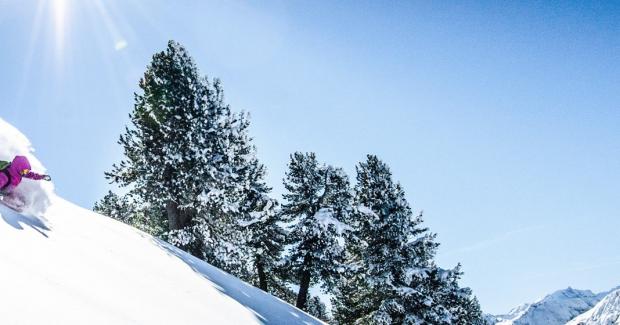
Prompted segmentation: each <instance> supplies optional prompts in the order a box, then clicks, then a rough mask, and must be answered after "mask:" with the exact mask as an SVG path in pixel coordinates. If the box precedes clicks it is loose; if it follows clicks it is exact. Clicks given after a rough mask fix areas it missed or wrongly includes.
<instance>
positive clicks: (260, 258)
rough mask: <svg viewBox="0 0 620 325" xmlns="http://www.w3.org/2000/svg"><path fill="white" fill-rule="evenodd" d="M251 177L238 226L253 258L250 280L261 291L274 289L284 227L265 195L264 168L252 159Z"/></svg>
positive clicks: (267, 188) (275, 202) (275, 207)
mask: <svg viewBox="0 0 620 325" xmlns="http://www.w3.org/2000/svg"><path fill="white" fill-rule="evenodd" d="M250 175H252V180H251V182H250V187H249V191H248V195H247V197H246V201H245V207H244V212H246V213H245V214H244V217H245V219H244V220H242V222H241V226H242V227H243V232H244V233H245V236H246V239H247V241H246V245H247V247H248V248H249V255H250V258H251V260H252V261H253V272H252V273H253V277H252V282H253V283H254V284H255V285H257V286H258V287H259V288H261V289H262V290H264V291H267V292H271V293H275V292H274V288H275V287H276V286H277V283H276V282H277V281H279V280H278V279H277V278H276V276H277V275H278V274H277V273H278V272H277V270H276V269H277V267H278V262H279V261H280V258H281V254H282V250H283V245H284V240H285V238H286V231H285V230H284V229H283V228H282V227H281V226H280V224H279V223H280V217H281V215H280V214H279V211H278V202H277V201H276V200H274V199H272V198H270V197H269V196H268V193H269V192H270V191H271V189H270V188H269V187H268V186H267V185H266V184H265V182H264V175H265V168H264V166H262V165H260V164H259V163H258V161H254V163H253V166H252V168H251V172H250Z"/></svg>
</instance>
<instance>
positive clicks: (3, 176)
mask: <svg viewBox="0 0 620 325" xmlns="http://www.w3.org/2000/svg"><path fill="white" fill-rule="evenodd" d="M24 177H25V178H30V179H33V180H46V181H50V180H52V178H51V177H50V176H49V175H40V174H37V173H34V172H32V171H30V162H29V161H28V158H26V157H24V156H15V158H14V159H13V161H12V162H11V163H10V164H9V165H8V166H6V167H5V168H3V169H2V170H0V195H2V194H10V193H12V192H13V190H14V189H15V188H16V187H17V186H18V185H19V183H21V181H22V178H24Z"/></svg>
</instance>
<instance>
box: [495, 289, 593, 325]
mask: <svg viewBox="0 0 620 325" xmlns="http://www.w3.org/2000/svg"><path fill="white" fill-rule="evenodd" d="M603 297H604V294H595V293H593V292H592V291H590V290H577V289H573V288H571V287H568V288H566V289H563V290H558V291H555V292H553V293H551V294H549V295H547V296H545V297H543V298H541V299H539V300H537V301H536V302H534V303H532V304H524V305H521V306H519V307H516V308H513V309H512V310H511V311H510V312H509V313H508V314H506V315H498V316H495V320H494V322H495V324H497V325H500V324H501V325H543V324H544V325H555V324H557V325H562V324H566V322H568V321H569V320H571V319H573V318H574V317H576V316H577V315H579V314H581V313H583V312H585V311H587V310H589V309H591V308H592V307H594V305H596V303H598V302H599V301H600V300H601V299H602V298H603Z"/></svg>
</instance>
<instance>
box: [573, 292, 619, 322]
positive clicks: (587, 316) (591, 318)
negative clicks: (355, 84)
mask: <svg viewBox="0 0 620 325" xmlns="http://www.w3.org/2000/svg"><path fill="white" fill-rule="evenodd" d="M567 325H620V289H616V290H615V291H612V292H611V293H609V294H608V295H606V296H605V298H603V300H601V301H600V302H599V303H598V304H596V306H594V308H592V309H590V310H588V311H587V312H585V313H583V314H581V315H579V316H577V317H575V318H574V319H573V320H571V321H570V322H568V323H567Z"/></svg>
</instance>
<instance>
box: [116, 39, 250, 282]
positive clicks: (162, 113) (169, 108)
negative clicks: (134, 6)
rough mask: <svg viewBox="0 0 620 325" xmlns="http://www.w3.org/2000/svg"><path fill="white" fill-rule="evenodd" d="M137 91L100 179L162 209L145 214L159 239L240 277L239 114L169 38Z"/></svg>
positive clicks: (246, 168) (244, 156)
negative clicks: (116, 150) (156, 223)
mask: <svg viewBox="0 0 620 325" xmlns="http://www.w3.org/2000/svg"><path fill="white" fill-rule="evenodd" d="M140 89H141V92H140V93H138V94H136V95H135V106H134V110H133V111H132V112H131V114H130V118H131V122H132V125H131V127H128V128H126V130H125V133H124V134H123V135H121V138H120V140H119V143H120V144H121V145H122V146H123V149H124V152H125V158H124V159H123V160H122V161H121V162H120V164H118V165H114V166H113V169H112V171H111V172H109V173H107V174H106V175H107V177H108V178H109V179H110V180H111V181H112V182H114V183H117V184H118V185H120V186H123V187H127V188H129V194H130V195H131V196H132V197H136V198H137V199H138V200H139V201H140V202H142V203H144V204H147V205H148V206H151V207H153V209H161V210H162V211H164V212H165V213H163V214H162V213H159V214H153V215H152V217H153V218H162V217H163V218H164V220H165V221H166V222H167V223H168V227H167V228H168V232H167V233H166V234H165V236H164V237H165V239H166V240H168V241H169V242H171V243H173V244H175V245H177V246H179V247H181V248H183V249H185V250H187V251H189V252H190V253H191V254H193V255H195V256H197V257H200V258H202V259H205V260H206V261H207V262H210V263H211V264H213V265H215V266H217V267H220V268H222V269H224V270H226V271H228V272H231V273H233V274H235V275H237V276H240V277H243V278H248V277H249V276H250V275H249V274H250V272H251V270H249V269H248V267H247V266H246V264H247V263H246V262H245V261H246V260H247V254H248V249H247V248H246V247H244V245H245V238H244V233H243V230H242V227H240V225H239V223H240V222H241V221H242V220H243V216H244V214H245V213H247V212H248V211H246V210H244V204H245V201H246V199H247V196H248V195H249V188H250V183H251V181H252V177H253V176H252V175H251V174H249V173H250V172H252V168H253V167H252V166H253V164H258V162H256V158H255V156H254V150H255V149H254V147H253V146H252V144H251V140H252V139H251V138H250V137H249V136H248V128H249V119H248V118H247V115H246V114H243V113H239V114H234V113H232V112H231V110H230V107H229V106H228V105H227V104H226V103H225V101H224V91H223V89H222V86H221V83H220V81H219V80H217V79H215V80H213V81H211V80H209V79H207V78H202V77H200V75H199V72H198V69H197V67H196V65H195V63H194V62H193V60H192V58H191V57H190V56H189V54H188V53H187V51H186V50H185V49H184V48H183V47H182V46H181V45H179V44H178V43H176V42H174V41H171V42H169V44H168V48H167V49H166V50H165V51H162V52H160V53H157V54H155V55H154V56H153V60H152V61H151V63H150V64H149V66H148V67H147V69H146V72H145V73H144V77H143V78H142V79H141V80H140ZM255 169H256V168H255ZM259 176H260V177H262V174H260V173H259Z"/></svg>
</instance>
